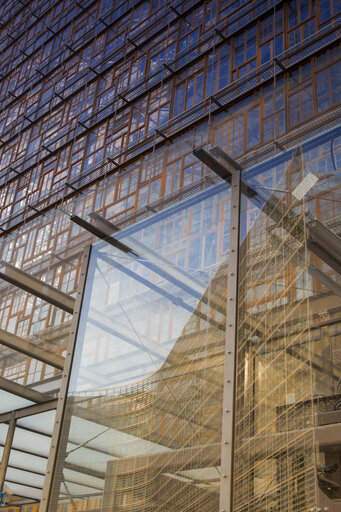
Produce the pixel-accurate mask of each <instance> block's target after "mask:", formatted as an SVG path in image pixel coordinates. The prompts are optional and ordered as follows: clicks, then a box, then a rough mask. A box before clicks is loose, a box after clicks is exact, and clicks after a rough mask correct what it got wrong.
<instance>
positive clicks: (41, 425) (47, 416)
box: [17, 410, 56, 435]
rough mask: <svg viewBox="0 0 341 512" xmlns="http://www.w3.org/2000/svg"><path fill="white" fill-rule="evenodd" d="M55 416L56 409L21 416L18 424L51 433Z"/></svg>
mask: <svg viewBox="0 0 341 512" xmlns="http://www.w3.org/2000/svg"><path fill="white" fill-rule="evenodd" d="M55 416H56V411H55V410H53V411H46V412H43V413H41V414H35V415H34V416H27V417H26V418H21V419H19V420H18V421H17V425H18V426H23V427H26V428H30V429H32V430H36V431H37V432H42V433H44V434H49V435H51V434H52V431H53V424H54V419H55Z"/></svg>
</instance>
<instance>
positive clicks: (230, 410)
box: [219, 165, 241, 512]
mask: <svg viewBox="0 0 341 512" xmlns="http://www.w3.org/2000/svg"><path fill="white" fill-rule="evenodd" d="M240 203H241V170H240V168H239V167H238V166H237V165H236V166H235V170H234V172H233V174H232V181H231V227H230V245H229V259H228V279H227V304H226V342H225V372H224V390H223V418H222V443H221V482H220V508H219V510H221V511H225V512H230V511H231V510H232V501H233V495H232V494H233V452H234V401H235V386H236V384H235V379H236V375H235V374H236V372H235V366H236V353H237V335H238V323H237V321H238V275H239V248H240Z"/></svg>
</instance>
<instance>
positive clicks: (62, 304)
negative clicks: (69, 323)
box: [0, 260, 75, 314]
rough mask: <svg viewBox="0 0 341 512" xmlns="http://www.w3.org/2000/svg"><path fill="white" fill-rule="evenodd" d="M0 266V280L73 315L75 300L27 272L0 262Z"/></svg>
mask: <svg viewBox="0 0 341 512" xmlns="http://www.w3.org/2000/svg"><path fill="white" fill-rule="evenodd" d="M0 265H1V266H2V267H3V270H2V271H0V278H1V279H4V281H7V282H8V283H11V284H13V285H14V286H17V287H18V288H20V289H21V290H25V291H26V292H28V293H32V294H33V295H35V296H36V297H39V298H40V299H43V300H45V301H46V302H48V303H49V304H53V305H54V306H56V307H57V308H60V309H63V310H64V311H66V312H67V313H71V314H72V313H73V308H74V305H75V299H74V298H73V297H70V296H69V295H67V294H66V293H63V292H61V291H60V290H57V289H56V288H54V287H53V286H50V285H49V284H46V283H44V281H41V280H40V279H37V278H36V277H33V276H30V275H29V274H28V273H27V272H24V271H23V270H20V269H19V268H17V267H15V266H14V265H11V264H10V263H7V262H6V261H3V260H1V261H0Z"/></svg>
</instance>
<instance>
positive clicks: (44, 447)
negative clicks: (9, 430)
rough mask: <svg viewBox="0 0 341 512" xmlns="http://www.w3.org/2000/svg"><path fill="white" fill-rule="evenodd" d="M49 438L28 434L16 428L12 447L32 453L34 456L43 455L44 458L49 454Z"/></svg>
mask: <svg viewBox="0 0 341 512" xmlns="http://www.w3.org/2000/svg"><path fill="white" fill-rule="evenodd" d="M50 444H51V438H50V437H48V436H46V435H42V434H37V433H35V432H29V431H27V430H23V429H21V428H18V427H17V428H16V429H15V433H14V439H13V447H14V448H17V449H19V450H25V451H32V452H33V453H34V454H37V455H43V456H45V457H47V456H48V454H49V449H50Z"/></svg>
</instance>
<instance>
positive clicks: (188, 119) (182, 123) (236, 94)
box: [2, 21, 341, 230]
mask: <svg viewBox="0 0 341 512" xmlns="http://www.w3.org/2000/svg"><path fill="white" fill-rule="evenodd" d="M331 25H332V26H331ZM331 25H329V26H327V27H325V28H324V29H322V30H321V31H319V32H318V33H316V34H314V35H313V36H310V37H309V38H308V39H306V40H305V41H303V42H301V43H298V44H297V45H296V46H295V47H293V48H291V49H290V50H287V51H286V52H284V53H283V54H281V55H280V56H278V57H277V58H276V61H271V62H269V63H267V64H264V65H263V66H261V67H260V68H258V69H257V70H254V71H252V72H250V73H248V74H247V75H245V76H244V77H243V78H241V79H239V80H236V81H235V82H233V83H232V84H230V85H228V86H227V87H225V88H224V89H222V90H221V91H219V93H216V94H215V95H214V98H216V99H217V100H218V101H219V103H220V105H221V106H218V105H216V104H215V103H213V102H212V96H211V97H209V98H207V99H205V100H203V101H202V102H201V103H199V104H198V105H196V106H195V107H193V108H192V109H190V110H188V111H186V112H184V113H183V114H181V115H180V116H178V117H177V118H175V119H173V120H171V121H170V122H169V123H167V124H165V125H164V126H161V127H159V133H156V132H155V130H153V131H151V132H148V133H147V134H146V136H145V137H143V138H142V139H140V140H138V141H134V142H133V143H131V144H129V145H128V146H127V147H126V148H125V149H124V150H123V151H120V152H117V153H114V154H113V155H112V159H113V160H114V161H115V164H114V163H111V162H108V161H104V162H102V163H101V164H99V165H97V166H95V167H94V168H91V169H90V170H89V171H88V172H87V173H85V174H83V175H81V176H79V177H75V178H73V179H72V180H69V181H68V182H67V183H62V184H61V185H60V186H59V187H58V188H54V190H53V192H52V193H51V192H50V193H47V194H46V195H45V196H43V197H40V198H39V200H38V201H37V202H35V208H36V210H37V211H38V212H39V211H41V210H45V209H47V208H50V207H52V206H54V205H56V204H58V203H59V202H61V201H63V200H65V198H66V197H70V196H71V195H73V194H74V193H75V191H77V190H81V189H83V188H84V187H87V186H89V185H90V184H92V183H94V182H95V181H97V180H98V179H99V178H101V177H102V176H104V175H107V174H110V173H113V172H116V171H117V170H118V169H119V168H120V167H121V166H122V165H124V166H127V165H128V164H130V163H132V162H133V160H135V159H136V158H138V157H139V156H141V155H142V154H144V153H146V152H148V151H149V150H150V149H153V148H154V147H155V146H156V145H160V144H162V143H163V142H164V138H165V137H166V138H174V137H176V136H177V135H179V134H180V133H181V132H183V131H184V129H186V128H188V127H191V126H193V125H194V124H195V123H199V122H202V121H203V120H204V119H205V118H207V117H208V115H209V114H210V113H211V114H214V113H216V112H218V111H219V110H220V109H221V107H224V108H226V107H228V106H229V105H230V104H231V103H234V102H235V101H236V100H237V99H238V98H240V97H242V96H245V95H246V94H247V93H248V92H251V91H252V90H254V89H255V88H256V87H259V86H260V85H262V84H264V83H266V82H268V81H269V80H270V79H271V78H274V77H276V76H278V75H280V74H282V73H283V68H282V67H281V66H280V64H282V63H284V62H285V63H286V65H287V69H289V67H291V66H294V65H297V64H298V63H300V62H302V61H304V60H305V59H307V57H309V55H313V54H314V53H316V52H317V51H320V50H322V49H324V48H326V47H327V46H329V45H330V44H333V43H335V42H336V41H339V40H340V28H341V23H340V21H339V22H338V24H337V25H336V26H334V25H335V24H334V23H333V24H331ZM316 122H317V121H316ZM160 132H162V134H163V135H161V133H160ZM65 187H69V192H68V191H67V190H66V189H65ZM34 214H35V212H34V211H32V210H31V208H30V207H27V206H26V207H25V208H23V209H22V210H21V211H20V212H18V213H17V214H16V215H14V216H11V217H9V218H8V219H6V220H5V222H4V224H3V227H2V229H3V230H10V229H12V228H14V227H15V226H17V225H19V224H20V223H21V222H23V221H24V220H25V219H27V218H29V217H31V216H32V215H34Z"/></svg>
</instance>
